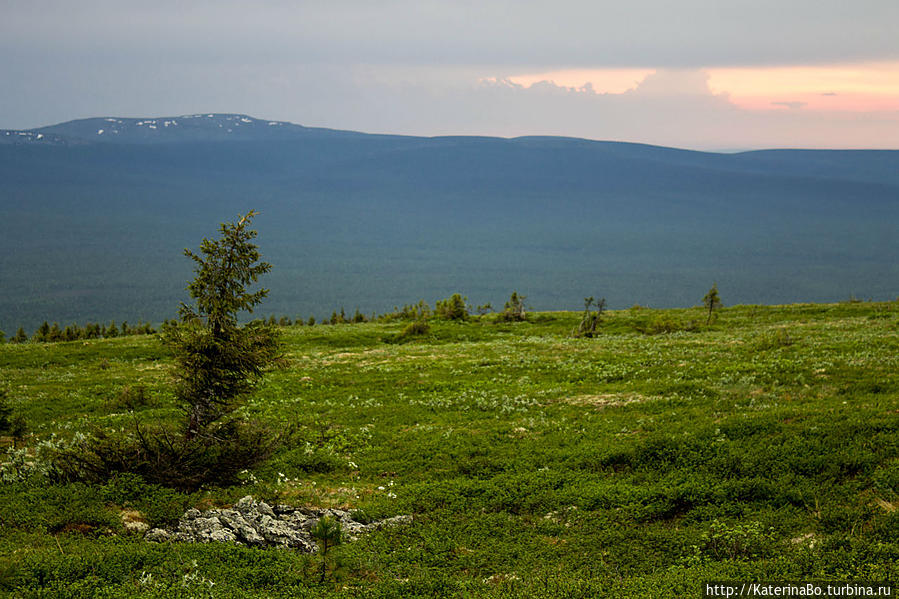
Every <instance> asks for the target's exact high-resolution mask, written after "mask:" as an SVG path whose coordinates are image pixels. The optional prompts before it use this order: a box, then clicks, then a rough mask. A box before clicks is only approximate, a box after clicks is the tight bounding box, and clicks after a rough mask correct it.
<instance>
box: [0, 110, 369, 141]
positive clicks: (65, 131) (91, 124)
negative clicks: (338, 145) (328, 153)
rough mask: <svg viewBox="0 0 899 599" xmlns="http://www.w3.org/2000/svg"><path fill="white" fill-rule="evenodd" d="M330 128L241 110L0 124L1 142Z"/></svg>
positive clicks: (300, 133) (267, 137)
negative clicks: (24, 126)
mask: <svg viewBox="0 0 899 599" xmlns="http://www.w3.org/2000/svg"><path fill="white" fill-rule="evenodd" d="M322 132H326V133H329V134H334V135H346V134H350V135H352V133H349V132H337V131H333V130H329V129H318V128H310V127H303V126H302V125H295V124H293V123H288V122H285V121H266V120H261V119H256V118H253V117H250V116H247V115H245V114H213V113H208V114H188V115H182V116H170V117H157V118H142V119H135V118H120V117H97V118H90V119H78V120H74V121H67V122H65V123H59V124H57V125H50V126H47V127H39V128H37V129H29V130H21V131H16V130H11V129H4V130H0V143H13V144H23V143H41V144H45V145H49V144H74V145H81V144H84V143H129V144H132V143H134V144H152V143H179V142H202V141H249V140H252V141H275V140H285V139H298V138H302V137H308V136H311V135H316V134H321V133H322Z"/></svg>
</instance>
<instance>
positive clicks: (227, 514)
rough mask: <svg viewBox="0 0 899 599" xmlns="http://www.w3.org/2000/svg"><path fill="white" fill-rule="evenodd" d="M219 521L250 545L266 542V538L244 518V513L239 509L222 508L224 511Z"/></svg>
mask: <svg viewBox="0 0 899 599" xmlns="http://www.w3.org/2000/svg"><path fill="white" fill-rule="evenodd" d="M219 521H220V522H221V523H222V524H223V525H225V526H227V527H228V528H230V529H231V530H233V531H234V532H235V534H236V535H237V538H238V539H239V540H241V541H243V542H245V543H247V544H248V545H264V544H265V538H264V537H263V536H262V535H260V534H259V533H258V532H256V529H255V528H253V527H252V526H251V525H250V523H249V522H247V521H246V520H244V517H243V515H242V514H241V513H240V512H238V511H237V510H222V513H221V514H220V515H219Z"/></svg>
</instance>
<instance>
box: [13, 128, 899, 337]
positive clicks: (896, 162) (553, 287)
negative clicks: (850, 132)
mask: <svg viewBox="0 0 899 599" xmlns="http://www.w3.org/2000/svg"><path fill="white" fill-rule="evenodd" d="M251 208H254V209H257V210H259V211H260V212H261V215H260V217H259V218H258V219H257V223H256V224H257V225H258V229H259V245H260V247H261V249H262V251H263V252H264V253H265V255H266V258H267V259H268V260H269V261H270V262H272V263H273V264H274V270H273V272H272V273H271V275H270V276H269V277H267V279H268V280H267V281H266V284H267V285H268V286H270V287H271V294H270V299H269V300H267V302H266V304H265V306H264V310H265V311H266V313H268V312H277V313H279V314H282V313H283V314H289V315H291V316H294V315H298V314H302V315H304V316H308V315H309V314H310V313H314V314H315V315H316V316H317V317H321V316H323V315H326V314H330V312H331V310H332V309H334V308H339V307H340V306H341V305H343V306H345V307H346V308H347V309H348V310H352V309H355V308H356V307H359V308H360V309H362V310H363V311H365V312H370V311H372V310H379V311H380V310H386V309H389V308H392V307H393V306H394V305H396V304H402V303H405V302H413V301H417V300H418V299H420V298H424V299H426V300H428V301H430V302H433V301H434V300H435V299H438V298H440V297H445V296H447V295H449V294H451V293H453V292H455V291H459V292H462V293H465V294H467V295H468V296H469V299H470V300H471V302H473V303H484V302H487V301H490V302H492V303H493V304H494V305H502V302H503V301H504V300H505V298H506V297H508V294H509V293H510V292H511V291H512V290H513V289H517V290H518V291H519V292H522V293H524V294H525V295H527V296H528V297H529V303H531V305H532V306H533V307H535V308H547V309H548V308H577V307H578V305H579V304H580V302H581V299H582V298H583V297H585V296H589V295H593V296H597V297H602V296H605V297H606V298H608V300H609V303H610V304H611V305H612V306H613V307H624V306H630V305H632V304H634V303H641V304H649V305H653V306H659V307H663V306H683V305H692V304H694V303H696V302H698V301H699V300H700V298H701V297H702V295H703V294H704V293H705V291H706V290H707V289H708V287H710V286H711V284H712V282H717V283H718V286H719V289H720V290H721V294H722V297H723V300H724V302H725V304H729V303H737V302H739V303H779V302H793V301H804V300H807V301H832V300H838V299H846V298H848V297H849V296H850V295H853V294H854V295H855V296H857V297H862V298H867V297H875V298H879V299H884V298H893V297H896V296H897V295H899V259H897V258H899V238H897V235H896V234H895V223H896V222H899V152H897V151H813V150H770V151H760V152H746V153H740V154H716V153H709V152H693V151H688V150H679V149H673V148H663V147H657V146H648V145H642V144H630V143H619V142H601V141H590V140H583V139H571V138H558V137H521V138H515V139H502V138H489V137H434V138H423V137H411V136H394V135H368V134H363V133H356V132H348V131H337V130H330V129H318V128H308V127H303V126H300V125H294V124H291V123H284V122H280V121H266V120H259V119H255V118H252V117H249V116H246V115H236V114H211V115H210V114H201V115H190V116H178V117H165V118H152V119H124V118H114V117H104V118H96V119H84V120H78V121H71V122H68V123H62V124H59V125H52V126H49V127H41V128H39V129H34V130H28V131H0V213H2V214H3V219H2V221H0V286H2V289H3V293H2V294H0V329H3V330H6V331H7V332H9V330H10V329H12V330H14V328H15V327H17V326H19V325H20V324H21V325H24V326H26V327H28V328H33V327H34V326H36V325H37V324H39V323H40V322H41V321H42V320H44V319H49V320H51V321H52V320H59V321H61V322H63V321H73V320H78V321H85V320H89V319H92V320H98V319H106V320H108V319H110V318H115V319H117V320H121V319H128V320H130V321H134V320H136V319H138V318H143V319H151V320H154V321H159V320H162V319H163V318H167V317H170V316H172V315H174V311H175V308H176V306H177V302H178V301H179V300H181V299H184V297H185V292H184V290H183V288H184V285H185V282H186V281H187V280H188V278H189V277H190V264H189V263H188V261H187V260H185V259H184V258H183V257H182V256H181V251H182V249H183V248H184V247H196V246H197V245H198V243H199V241H200V239H201V238H202V237H203V236H204V235H211V234H214V233H215V229H216V226H217V224H218V223H219V222H221V221H223V220H228V219H233V218H234V217H235V216H236V215H237V214H238V213H239V212H245V211H246V210H249V209H251Z"/></svg>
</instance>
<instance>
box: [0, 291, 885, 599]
mask: <svg viewBox="0 0 899 599" xmlns="http://www.w3.org/2000/svg"><path fill="white" fill-rule="evenodd" d="M579 317H580V316H579V314H576V313H562V312H560V313H540V314H532V315H530V321H529V322H524V323H514V324H495V323H493V322H491V321H490V319H489V318H486V319H480V320H478V319H475V320H473V321H470V322H441V321H431V329H430V333H429V334H428V335H426V336H423V337H412V338H409V339H402V340H400V341H401V342H399V343H397V342H396V341H397V335H398V334H399V333H400V331H401V330H402V328H403V326H404V323H402V322H396V323H391V324H373V323H367V324H356V325H337V326H315V327H290V328H286V329H282V331H283V333H284V340H285V342H286V356H285V357H286V365H285V366H284V367H283V368H281V369H278V370H274V371H272V372H270V373H269V374H268V375H267V376H266V378H265V380H264V382H263V384H262V385H261V386H260V387H259V389H258V391H257V392H256V393H255V394H254V395H253V396H252V397H251V398H249V400H248V401H247V402H246V405H245V407H244V408H242V409H241V410H242V412H244V413H245V415H246V416H247V417H248V418H256V419H259V420H261V421H263V422H265V423H268V424H269V425H270V426H271V427H272V429H274V430H278V431H282V430H287V429H292V430H293V432H292V433H291V434H290V435H289V439H290V441H289V443H287V444H286V445H285V446H284V447H282V448H281V449H280V450H279V452H278V453H277V454H276V455H275V456H273V458H272V459H271V460H270V461H269V462H267V463H265V464H263V465H262V466H260V467H259V468H257V470H256V471H255V472H252V473H247V477H246V484H245V485H242V486H240V487H236V488H210V489H206V490H204V491H201V492H199V493H197V494H194V495H182V494H179V493H176V492H174V491H171V490H167V489H163V488H161V487H155V486H150V485H147V484H145V483H143V482H142V481H141V480H139V479H136V478H134V477H119V478H117V479H115V480H112V481H110V482H109V483H107V484H105V485H102V486H87V485H82V484H58V483H53V482H52V481H51V480H49V479H47V478H46V477H43V476H42V475H41V474H40V473H34V474H30V475H23V476H19V477H18V478H19V479H20V480H14V479H15V477H14V476H12V474H10V473H11V472H12V470H10V468H9V467H7V479H6V482H4V483H3V485H2V487H0V524H2V527H0V588H2V589H5V590H6V592H8V593H10V594H11V595H13V596H26V597H31V596H33V597H57V596H58V597H95V596H102V597H125V596H147V597H172V596H184V597H188V596H191V597H196V596H216V597H218V596H222V597H245V596H258V597H270V596H284V597H303V596H308V597H321V596H331V595H332V594H333V595H334V596H347V597H355V596H366V597H369V596H371V597H394V596H429V597H431V596H484V597H530V598H535V597H592V596H609V597H650V596H652V597H684V596H692V597H698V596H699V594H700V592H699V589H700V582H701V581H704V580H722V579H740V580H749V579H760V580H795V579H818V580H820V579H830V580H837V579H843V580H893V581H895V580H896V579H897V578H899V566H897V565H896V564H897V563H899V511H897V510H896V508H897V507H899V434H897V432H899V426H897V425H899V351H897V350H899V304H896V303H841V304H831V305H817V304H816V305H811V304H808V305H806V304H803V305H789V306H737V307H733V308H727V309H724V310H722V311H721V312H720V314H719V316H718V318H717V320H716V321H715V322H714V323H713V325H712V326H711V327H708V328H707V327H705V326H704V323H705V318H704V315H703V313H702V310H701V308H693V309H684V310H665V311H657V310H650V309H646V308H639V307H635V308H633V309H630V310H623V311H615V312H610V313H608V315H607V316H605V319H604V322H603V324H602V325H601V327H600V330H601V334H600V335H599V336H598V337H597V338H594V339H574V338H572V337H571V332H572V330H573V329H574V328H575V327H576V325H577V322H578V319H579ZM697 323H698V325H697ZM385 340H388V341H393V342H391V343H387V342H385ZM168 366H169V360H168V358H167V356H166V354H165V352H164V350H163V349H162V348H161V347H160V345H159V343H158V342H157V341H156V340H154V339H153V338H148V337H127V338H118V339H111V340H101V341H87V342H84V341H80V342H73V343H58V344H24V345H20V346H17V345H4V346H3V347H2V348H0V373H2V374H0V377H2V378H0V385H3V386H4V387H6V388H7V389H8V390H9V395H10V399H11V403H12V405H13V407H14V408H15V409H16V410H17V411H19V412H20V413H22V414H23V415H24V416H25V417H26V418H27V419H28V421H29V423H30V425H31V429H32V430H33V431H34V432H33V434H32V435H30V436H29V437H28V438H27V439H26V444H27V445H28V447H29V449H28V452H27V454H25V455H19V457H18V459H19V460H20V461H30V462H36V463H35V466H34V467H33V468H32V469H33V470H37V469H39V468H38V467H39V466H40V460H39V459H36V458H35V457H34V452H35V451H37V449H38V447H39V446H40V445H41V444H43V445H44V446H46V445H47V444H48V443H57V442H60V440H63V441H64V440H65V439H67V438H70V437H71V436H72V435H74V434H77V433H79V432H81V433H85V432H89V430H90V429H91V427H95V426H100V427H104V428H120V427H121V428H124V427H129V426H133V423H134V420H135V418H139V419H142V420H153V419H170V420H172V421H177V419H179V418H180V414H179V411H178V409H177V406H176V405H175V404H174V397H173V395H172V394H171V391H170V380H169V373H168ZM138 386H142V387H143V388H145V389H146V391H147V393H148V396H149V399H148V400H147V401H146V402H145V405H141V406H138V409H137V411H136V412H129V410H128V409H127V406H124V405H123V400H122V397H123V395H122V390H123V389H124V388H125V387H131V388H135V387H138ZM5 441H6V442H7V444H11V440H9V439H7V440H5ZM7 459H12V458H11V457H10V458H7ZM21 470H27V467H25V466H23V467H22V469H21ZM245 494H253V495H254V496H256V497H259V498H263V499H267V500H270V501H280V502H292V503H297V504H312V505H319V506H342V507H349V508H353V509H360V510H362V511H364V512H365V513H366V514H367V515H368V516H370V517H372V518H377V517H382V516H391V515H396V514H403V513H411V514H414V515H415V521H414V523H413V524H412V525H410V526H408V527H402V528H395V529H389V530H384V531H381V532H378V533H374V534H371V535H368V536H365V537H364V538H361V539H360V540H359V541H357V542H355V543H351V544H345V545H342V546H340V547H339V548H338V549H337V553H336V556H337V559H338V560H339V562H340V563H341V564H342V566H341V567H340V568H339V569H338V570H337V571H336V572H335V573H334V575H333V576H332V577H331V579H330V580H329V582H328V583H326V584H325V585H324V586H322V585H319V584H318V583H317V580H318V575H317V572H318V569H317V563H318V562H317V561H316V559H317V558H310V557H307V556H302V555H298V554H295V553H292V552H289V551H283V550H274V549H271V550H262V549H249V548H241V547H236V546H211V545H177V544H176V545H171V546H159V545H153V544H148V543H144V542H143V541H142V540H141V539H140V537H139V536H137V535H134V534H130V533H127V532H125V531H124V530H123V529H122V527H121V524H120V516H119V514H120V511H121V509H123V508H133V509H137V510H139V511H141V513H142V514H143V515H144V517H145V518H146V519H147V520H148V521H150V522H151V523H153V524H162V523H165V522H168V521H171V520H172V519H176V518H177V516H178V515H179V514H180V513H181V512H182V511H183V510H184V509H185V508H186V507H189V506H200V507H204V506H209V505H220V504H226V503H229V502H233V501H235V500H236V499H237V498H239V497H240V496H242V495H245ZM210 583H212V584H210Z"/></svg>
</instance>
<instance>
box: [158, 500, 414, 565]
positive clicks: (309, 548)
mask: <svg viewBox="0 0 899 599" xmlns="http://www.w3.org/2000/svg"><path fill="white" fill-rule="evenodd" d="M323 516H330V517H331V518H334V519H335V520H337V521H338V522H340V527H341V530H342V532H343V534H344V537H345V538H346V539H347V540H349V541H354V540H356V538H357V537H358V536H359V535H360V534H363V533H366V532H370V531H373V530H378V529H380V528H384V527H386V526H395V525H398V524H408V523H410V522H412V516H394V517H393V518H387V519H386V520H378V521H375V522H370V523H368V524H363V523H362V522H358V521H357V520H354V519H353V517H352V516H351V515H350V512H347V511H344V510H337V509H319V508H306V507H293V506H289V505H274V506H271V505H269V504H267V503H265V502H263V501H256V500H254V499H253V498H252V497H251V496H249V495H247V496H246V497H244V498H243V499H241V500H240V501H238V502H237V503H235V504H234V507H233V508H230V509H211V510H206V511H205V512H201V511H200V510H197V509H189V510H187V511H186V512H184V515H182V516H181V519H180V520H179V521H178V526H177V528H175V529H174V530H166V529H163V528H153V529H151V530H149V531H147V533H146V534H145V535H144V539H146V540H147V541H151V542H154V543H163V542H166V541H182V542H187V543H221V542H230V543H238V544H242V545H250V546H256V547H287V548H290V549H297V550H299V551H303V552H305V553H314V552H315V551H317V547H316V545H315V541H314V540H313V539H312V536H311V535H310V533H309V531H310V530H311V529H312V527H313V526H315V523H316V522H318V520H319V518H322V517H323Z"/></svg>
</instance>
